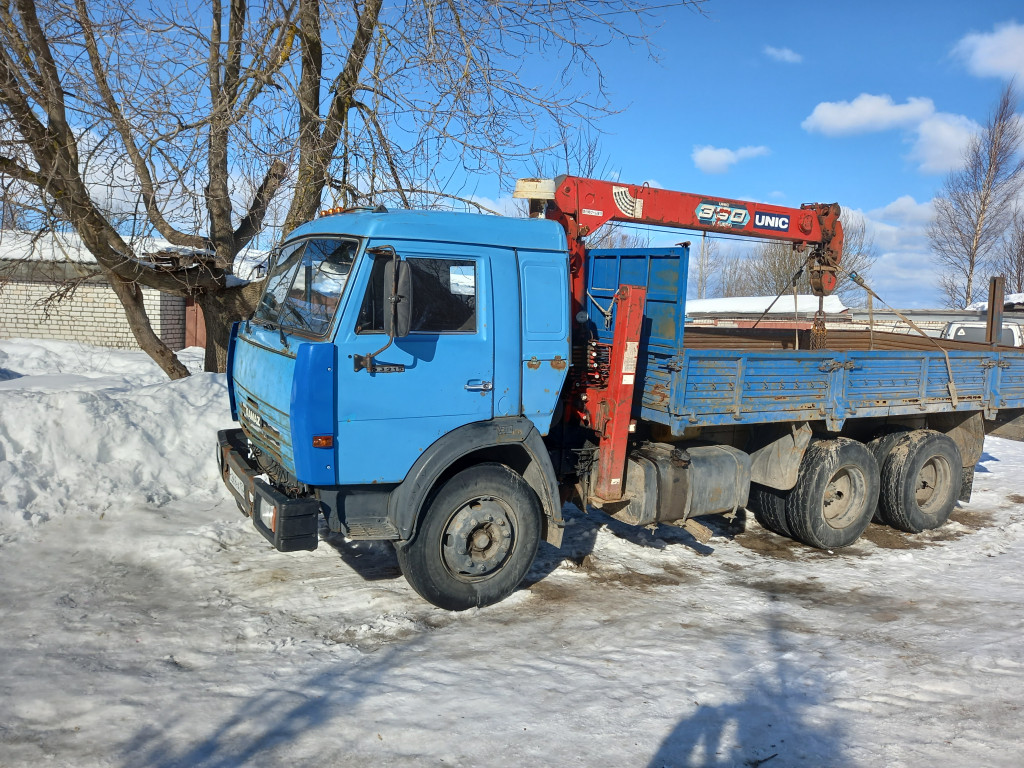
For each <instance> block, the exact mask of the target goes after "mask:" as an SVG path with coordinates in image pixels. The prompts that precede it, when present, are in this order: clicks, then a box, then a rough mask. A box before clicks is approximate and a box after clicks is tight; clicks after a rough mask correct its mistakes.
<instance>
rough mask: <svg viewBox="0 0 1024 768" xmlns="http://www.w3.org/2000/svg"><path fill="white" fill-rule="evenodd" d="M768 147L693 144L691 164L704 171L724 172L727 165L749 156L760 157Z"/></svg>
mask: <svg viewBox="0 0 1024 768" xmlns="http://www.w3.org/2000/svg"><path fill="white" fill-rule="evenodd" d="M770 152H771V150H769V149H768V147H764V146H758V147H740V148H739V149H724V148H719V147H712V146H710V145H703V146H695V147H694V148H693V155H691V156H692V157H693V164H694V165H696V166H697V168H699V169H700V170H702V171H704V173H725V172H726V171H728V170H729V166H731V165H735V164H736V163H738V162H739V161H740V160H747V159H749V158H751V157H761V156H762V155H767V154H770Z"/></svg>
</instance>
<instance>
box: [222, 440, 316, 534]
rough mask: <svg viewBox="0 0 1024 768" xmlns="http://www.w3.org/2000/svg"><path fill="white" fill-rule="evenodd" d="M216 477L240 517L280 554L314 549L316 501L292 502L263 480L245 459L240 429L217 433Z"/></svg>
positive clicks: (246, 457) (254, 465)
mask: <svg viewBox="0 0 1024 768" xmlns="http://www.w3.org/2000/svg"><path fill="white" fill-rule="evenodd" d="M217 464H218V466H219V467H220V477H221V480H223V481H224V485H225V486H226V487H227V489H228V491H229V492H230V493H231V495H232V496H234V498H235V501H236V502H237V503H238V508H239V509H240V510H241V512H242V514H244V515H246V516H247V517H249V518H251V519H252V524H253V526H254V527H255V528H256V530H257V531H259V532H260V533H262V534H263V536H264V537H266V539H267V540H268V541H269V542H270V543H271V544H273V545H274V547H275V548H276V549H277V550H278V551H280V552H295V551H299V550H313V549H316V547H317V544H318V543H319V542H320V536H319V534H318V530H319V527H320V520H319V518H320V502H319V500H317V499H293V498H289V497H288V496H285V495H284V494H283V493H280V492H279V491H278V490H277V489H276V488H274V487H273V486H272V485H270V484H269V483H267V482H266V481H265V480H263V479H262V478H261V477H260V475H262V474H263V470H261V469H260V468H259V466H258V465H257V464H256V462H255V461H253V460H252V459H250V458H249V448H248V444H247V443H246V437H245V434H244V433H243V432H242V430H241V429H222V430H220V431H219V432H218V433H217Z"/></svg>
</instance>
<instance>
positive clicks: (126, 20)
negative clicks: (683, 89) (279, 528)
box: [0, 0, 702, 377]
mask: <svg viewBox="0 0 1024 768" xmlns="http://www.w3.org/2000/svg"><path fill="white" fill-rule="evenodd" d="M701 2H702V0H687V1H686V2H683V3H680V4H681V5H689V6H691V7H698V6H699V5H700V3H701ZM628 16H632V17H633V19H634V21H636V20H639V23H638V24H637V23H632V22H631V23H630V24H625V23H623V22H624V20H625V19H626V18H627V17H628ZM650 18H651V15H650V13H649V12H648V11H645V8H644V6H643V5H642V4H641V3H639V2H635V1H634V0H558V1H557V2H553V1H552V0H490V2H487V3H479V2H476V0H450V2H444V3H437V2H434V0H404V2H402V1H400V2H397V3H391V4H388V5H385V4H384V3H383V0H354V1H353V2H351V3H345V4H340V3H330V2H326V1H325V0H227V2H224V0H179V2H176V3H173V4H155V5H154V4H148V5H147V4H141V5H140V4H136V3H132V2H130V0H113V1H112V2H104V3H98V2H95V0H46V1H45V2H35V0H5V1H4V2H2V3H0V40H2V43H3V44H2V45H0V115H2V118H3V124H4V128H3V130H0V175H2V176H3V177H4V178H7V179H14V180H17V181H18V182H21V183H23V184H26V185H30V186H31V187H32V188H33V189H34V190H35V193H36V194H37V196H38V206H37V209H38V210H39V211H40V212H42V214H44V216H43V218H45V221H42V222H41V223H40V226H45V227H50V228H56V227H60V226H70V227H71V228H72V229H73V230H74V231H75V232H77V233H78V234H79V235H80V236H81V238H82V240H83V242H84V243H85V245H86V246H87V248H88V249H89V250H90V252H91V253H92V254H93V255H94V257H95V258H96V260H97V262H98V263H99V265H100V267H101V268H102V269H103V271H104V272H105V274H106V276H107V278H108V279H109V281H110V283H111V285H112V287H113V289H114V291H115V292H116V293H117V295H118V297H119V298H120V299H121V301H122V303H123V304H124V307H125V311H126V313H127V316H128V319H129V324H130V326H131V328H132V331H133V332H134V334H135V336H136V339H137V340H138V341H139V343H140V345H141V346H142V348H143V349H145V350H146V351H147V352H149V353H150V354H151V355H152V356H153V357H154V359H155V360H157V362H158V363H160V365H161V366H162V367H163V368H164V370H165V371H166V372H167V373H168V374H169V375H171V376H172V377H176V376H182V375H186V374H187V371H185V369H184V367H183V366H182V365H181V364H180V362H178V360H177V359H176V358H175V356H174V354H173V353H172V352H171V351H170V350H169V349H167V347H166V346H165V345H163V343H162V342H161V341H160V339H159V338H158V337H157V336H156V334H155V333H154V332H153V330H152V328H151V326H150V324H149V320H148V318H147V317H146V314H145V310H144V307H143V304H142V296H141V291H140V290H139V287H140V285H147V286H151V287H154V288H157V289H159V290H161V291H166V292H169V293H173V294H177V295H180V296H187V297H192V298H194V299H195V300H196V301H197V302H198V303H199V304H200V306H201V307H202V308H203V311H204V314H205V316H206V323H207V358H206V366H207V368H208V369H211V370H212V369H222V368H223V365H224V359H225V345H226V340H227V329H228V324H229V321H230V320H231V319H234V318H238V317H241V316H244V315H245V314H247V313H248V312H249V310H250V309H251V307H252V306H253V304H254V302H255V299H256V297H257V294H258V292H259V287H258V286H254V285H245V284H244V283H241V281H236V280H231V279H229V278H230V277H231V274H232V270H233V268H234V264H235V261H236V258H237V256H238V255H239V253H240V252H242V251H243V250H244V249H245V248H247V247H248V246H250V244H252V243H253V242H254V240H255V238H257V236H258V235H259V233H260V232H261V231H262V230H264V229H265V228H268V227H269V228H270V229H272V230H273V233H274V234H272V236H271V238H270V240H271V241H273V240H276V237H277V234H279V233H281V232H284V231H288V230H290V229H292V228H293V227H295V226H297V225H299V224H301V223H303V222H306V221H308V220H309V219H311V218H312V217H313V216H314V215H315V213H316V211H317V209H318V208H320V207H321V206H322V205H323V204H324V203H325V202H326V203H327V204H328V205H332V206H333V205H342V206H350V205H365V204H369V203H378V202H384V203H387V204H393V205H399V206H411V205H414V204H417V205H434V204H437V203H438V201H444V200H464V201H468V202H472V201H471V200H470V197H471V196H469V195H466V194H464V193H463V190H462V188H460V187H459V186H458V185H455V186H453V184H452V182H451V181H450V179H451V178H453V177H454V178H458V177H460V176H462V175H464V174H465V172H483V171H488V172H498V173H503V172H505V171H506V170H507V169H508V168H509V166H510V163H513V162H520V161H522V160H523V159H525V158H527V157H529V156H530V154H531V153H532V152H534V151H536V150H537V149H539V148H544V147H547V146H550V145H553V144H555V143H557V137H558V136H559V135H560V134H562V133H564V132H565V131H566V130H567V129H568V128H569V127H570V126H574V125H581V124H586V123H587V122H588V121H590V120H592V119H593V118H595V117H597V116H599V115H600V114H602V113H604V112H606V111H608V100H607V96H606V94H605V93H604V91H603V80H602V78H601V76H600V68H599V66H598V58H597V57H598V55H599V54H600V52H601V49H602V47H603V46H604V45H606V44H608V43H610V42H613V41H625V42H627V43H630V44H640V45H643V44H645V42H646V37H645V34H646V33H645V29H646V27H645V26H644V25H645V23H647V22H649V21H650ZM627 30H636V31H627ZM527 61H529V62H538V61H545V62H548V65H547V70H546V71H544V75H543V82H541V83H538V82H535V81H534V80H533V79H532V78H531V71H532V72H535V71H536V67H527V66H526V62H527ZM552 62H557V63H552ZM325 198H327V199H326V200H325ZM152 236H158V237H159V238H162V239H163V240H164V241H166V242H167V243H170V244H171V246H173V247H174V248H176V249H178V250H179V251H180V252H182V258H181V259H180V260H179V261H178V262H177V263H174V262H173V261H172V263H167V262H166V261H164V262H162V266H155V265H154V263H153V262H151V261H150V260H147V258H146V256H145V253H144V249H145V247H146V245H145V244H146V243H147V242H151V241H150V240H147V238H150V237H152Z"/></svg>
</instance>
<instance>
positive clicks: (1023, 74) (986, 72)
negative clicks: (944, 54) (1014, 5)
mask: <svg viewBox="0 0 1024 768" xmlns="http://www.w3.org/2000/svg"><path fill="white" fill-rule="evenodd" d="M953 54H954V55H955V56H959V57H960V58H962V59H963V60H964V62H965V63H966V64H967V71H968V72H970V73H971V74H972V75H977V76H978V77H1005V78H1011V77H1020V78H1024V25H1022V24H1018V23H1016V22H1013V21H1011V22H1007V23H1006V24H997V25H996V27H995V29H994V30H993V31H992V32H972V33H970V34H968V35H964V37H963V38H961V40H960V42H959V43H957V44H956V46H955V47H954V48H953Z"/></svg>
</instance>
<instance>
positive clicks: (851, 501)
mask: <svg viewBox="0 0 1024 768" xmlns="http://www.w3.org/2000/svg"><path fill="white" fill-rule="evenodd" d="M866 496H867V478H866V477H865V476H864V473H863V472H862V471H861V470H860V469H858V468H857V467H840V468H839V470H837V471H836V473H835V474H834V475H832V479H831V480H829V483H828V485H827V486H826V487H825V497H824V498H823V499H822V505H821V506H822V509H821V511H822V515H823V516H824V518H825V522H826V523H828V524H829V526H830V527H832V528H836V529H843V528H846V527H848V526H850V525H851V524H853V523H855V522H856V521H858V520H859V519H860V517H861V513H862V512H863V510H864V501H865V498H866Z"/></svg>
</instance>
